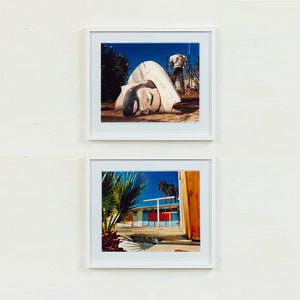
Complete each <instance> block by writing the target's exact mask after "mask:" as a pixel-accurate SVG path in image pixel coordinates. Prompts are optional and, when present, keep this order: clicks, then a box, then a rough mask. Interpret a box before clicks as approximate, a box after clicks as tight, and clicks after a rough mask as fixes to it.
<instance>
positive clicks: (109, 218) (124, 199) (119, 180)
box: [102, 172, 148, 232]
mask: <svg viewBox="0 0 300 300" xmlns="http://www.w3.org/2000/svg"><path fill="white" fill-rule="evenodd" d="M147 183H148V182H147V180H146V178H145V176H144V175H143V174H139V175H137V173H133V172H127V173H116V172H104V173H103V174H102V229H103V232H104V231H105V230H108V231H111V230H113V229H114V226H115V224H116V223H118V222H121V221H123V220H125V219H126V217H127V216H128V213H129V211H130V210H131V209H132V208H133V207H134V206H135V205H137V204H138V203H139V202H140V201H141V195H142V193H143V191H144V190H145V189H146V188H147Z"/></svg>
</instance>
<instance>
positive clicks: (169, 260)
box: [86, 158, 215, 269]
mask: <svg viewBox="0 0 300 300" xmlns="http://www.w3.org/2000/svg"><path fill="white" fill-rule="evenodd" d="M183 170H184V171H199V172H200V186H199V187H200V194H199V195H200V234H201V250H200V252H145V251H142V252H102V250H101V236H102V229H101V222H102V221H101V219H102V214H101V212H102V206H101V188H102V185H101V183H102V175H101V174H102V172H105V171H111V172H121V171H122V172H127V171H128V172H129V171H135V172H138V171H143V172H146V171H183ZM86 264H87V268H207V269H211V268H214V266H215V159H214V158H202V159H148V160H146V159H134V160H132V159H99V158H87V159H86Z"/></svg>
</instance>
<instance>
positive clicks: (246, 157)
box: [0, 0, 300, 300]
mask: <svg viewBox="0 0 300 300" xmlns="http://www.w3.org/2000/svg"><path fill="white" fill-rule="evenodd" d="M0 3H1V4H0V5H1V6H0V10H1V16H0V20H1V21H0V22H1V24H0V30H1V40H0V47H1V63H0V65H1V78H0V79H1V80H0V82H1V89H0V96H1V98H0V101H1V102H0V143H1V144H0V199H1V204H0V205H1V207H0V233H1V235H0V236H1V242H0V277H1V278H0V279H1V280H0V282H1V285H0V298H1V299H5V300H10V299H13V300H15V299H20V300H24V299H30V300H32V299H38V300H41V299H42V300H43V299H47V300H48V299H55V300H57V299H63V300H65V299H72V300H77V299H80V300H81V299H119V298H122V299H124V298H125V299H131V300H134V299H140V297H141V295H143V298H145V299H167V298H168V299H188V298H189V297H191V298H192V299H196V295H198V294H199V295H200V297H199V299H206V300H210V299H213V300H215V299H222V300H226V299H230V300H235V299H237V300H240V299H246V300H247V299H249V300H253V299H256V300H257V299H272V300H275V299H282V298H291V299H296V298H299V288H298V278H297V276H298V275H299V274H298V271H299V267H300V263H299V250H300V249H299V248H300V243H299V238H298V236H299V232H298V228H299V211H300V203H299V183H298V181H299V165H300V162H299V154H298V153H299V140H298V139H299V135H297V131H296V130H297V129H298V128H299V125H300V124H299V119H300V118H299V108H300V90H299V78H300V40H299V29H300V18H299V13H300V2H286V1H283V2H270V1H267V2H254V1H249V2H247V1H241V2H238V1H229V0H227V1H221V0H220V1H213V0H211V1H199V0H192V1H189V3H188V5H187V4H186V3H185V2H183V1H170V0H168V1H157V0H153V1H150V2H145V4H143V5H144V6H143V7H144V9H141V7H142V2H140V1H138V0H135V1H120V0H115V1H99V0H85V1H83V0H72V1H70V0H69V1H61V0H60V1H58V0H52V1H45V0H44V1H41V0H40V1H38V0H27V1H22V0H10V1H8V0H2V1H1V2H0ZM93 26H100V27H101V26H102V27H103V28H123V27H124V26H126V27H127V28H132V29H136V28H137V29H141V28H147V27H148V28H157V27H161V28H164V29H167V28H178V29H182V28H194V27H195V26H199V27H201V26H204V27H205V26H215V27H216V28H217V29H218V30H217V51H216V55H217V58H216V62H217V70H216V88H217V90H216V96H217V97H216V102H217V106H216V116H217V138H216V140H215V141H214V142H212V143H209V142H185V143H184V142H159V143H158V142H147V141H145V142H130V143H126V142H117V141H116V142H88V141H86V139H85V128H84V124H85V109H84V108H85V99H84V78H85V73H84V41H83V33H82V31H81V30H82V29H83V28H86V27H93ZM120 149H122V152H121V153H120ZM165 149H168V151H167V152H166V151H164V150H165ZM85 155H91V156H95V157H104V158H105V157H107V158H118V157H123V158H136V157H138V158H143V157H145V158H150V157H153V158H160V157H162V158H164V157H171V158H177V157H182V158H186V157H190V158H197V157H199V156H210V155H216V156H217V157H218V161H217V214H216V217H217V224H216V229H217V267H216V268H215V269H214V270H212V271H208V270H87V269H86V268H85V263H84V261H85V258H84V257H85V246H84V245H85V233H84V230H85V217H84V216H85V194H84V177H85V175H84V162H83V160H82V157H84V156H85ZM166 286H167V287H168V288H166ZM153 287H155V288H153Z"/></svg>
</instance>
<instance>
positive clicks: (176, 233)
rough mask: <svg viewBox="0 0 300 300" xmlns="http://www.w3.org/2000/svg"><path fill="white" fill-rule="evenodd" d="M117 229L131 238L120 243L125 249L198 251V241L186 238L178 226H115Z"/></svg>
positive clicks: (124, 235) (123, 235) (119, 232)
mask: <svg viewBox="0 0 300 300" xmlns="http://www.w3.org/2000/svg"><path fill="white" fill-rule="evenodd" d="M117 231H118V234H119V235H121V236H122V237H129V238H132V241H128V240H126V241H124V243H122V244H123V245H120V247H122V246H123V248H124V249H125V250H126V251H149V252H173V251H200V242H196V241H191V240H190V239H188V238H187V237H186V236H184V233H183V230H182V229H181V228H179V227H161V228H159V229H157V228H156V227H117ZM137 244H138V246H140V247H137ZM131 246H133V247H131ZM141 248H142V249H141Z"/></svg>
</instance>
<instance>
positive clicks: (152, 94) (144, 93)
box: [123, 84, 160, 116]
mask: <svg viewBox="0 0 300 300" xmlns="http://www.w3.org/2000/svg"><path fill="white" fill-rule="evenodd" d="M159 108H160V95H159V92H158V90H157V88H154V87H152V86H149V84H138V85H137V86H135V87H131V88H130V89H129V90H127V92H126V93H125V96H124V103H123V115H124V116H132V115H135V116H139V115H141V114H145V115H147V114H149V113H154V112H157V111H158V110H159Z"/></svg>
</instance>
